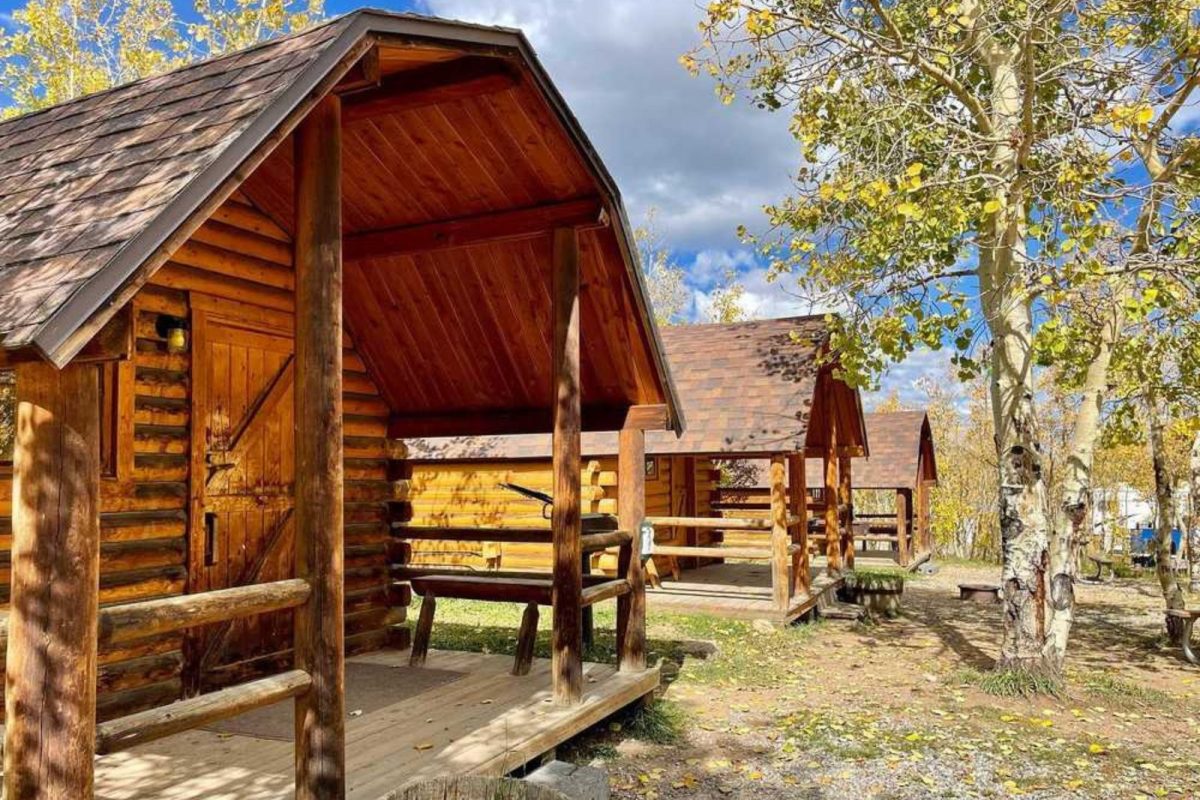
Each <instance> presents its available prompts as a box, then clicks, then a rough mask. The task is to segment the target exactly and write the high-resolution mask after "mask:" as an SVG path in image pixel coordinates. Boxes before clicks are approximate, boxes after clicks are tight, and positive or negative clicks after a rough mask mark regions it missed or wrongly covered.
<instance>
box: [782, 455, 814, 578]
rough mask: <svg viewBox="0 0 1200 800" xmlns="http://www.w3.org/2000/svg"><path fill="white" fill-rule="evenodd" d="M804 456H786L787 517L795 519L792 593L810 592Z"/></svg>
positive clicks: (792, 528)
mask: <svg viewBox="0 0 1200 800" xmlns="http://www.w3.org/2000/svg"><path fill="white" fill-rule="evenodd" d="M806 480H807V476H806V475H805V474H804V456H802V455H797V454H795V453H792V454H790V455H788V516H790V517H795V518H796V524H795V525H792V526H791V527H790V528H789V530H790V531H791V533H792V546H793V547H794V548H796V549H795V550H793V551H792V583H793V586H792V592H793V594H795V593H796V592H798V591H802V592H804V593H805V594H808V593H809V592H811V591H812V575H811V567H810V565H809V562H808V488H807V487H806V486H805V481H806Z"/></svg>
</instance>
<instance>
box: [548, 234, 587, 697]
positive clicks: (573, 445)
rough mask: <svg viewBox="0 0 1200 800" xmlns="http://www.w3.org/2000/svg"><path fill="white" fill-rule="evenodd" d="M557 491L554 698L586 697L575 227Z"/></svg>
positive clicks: (556, 302)
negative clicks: (584, 682)
mask: <svg viewBox="0 0 1200 800" xmlns="http://www.w3.org/2000/svg"><path fill="white" fill-rule="evenodd" d="M553 272H554V277H553V294H552V297H553V306H554V308H553V316H554V349H553V351H552V353H553V364H552V371H551V374H552V375H553V376H554V398H553V399H554V406H553V414H554V437H553V468H554V476H553V495H554V506H553V509H552V512H551V522H550V525H551V528H552V549H553V561H554V583H553V592H552V596H551V599H552V603H553V606H554V609H553V611H554V627H553V633H552V645H553V646H552V650H551V655H552V658H551V661H552V664H551V671H552V675H553V682H554V699H555V701H556V702H558V703H560V704H564V705H569V704H573V703H578V702H579V701H580V699H581V698H582V697H583V625H582V619H583V617H582V593H583V568H582V563H581V560H580V559H581V558H582V542H581V541H580V536H581V535H582V518H581V511H580V485H579V484H580V470H581V468H582V463H581V461H582V459H581V453H580V449H581V443H580V431H581V430H582V420H581V414H582V401H581V398H580V385H579V238H578V234H577V233H576V231H575V229H574V228H559V229H558V230H556V231H555V232H554V266H553Z"/></svg>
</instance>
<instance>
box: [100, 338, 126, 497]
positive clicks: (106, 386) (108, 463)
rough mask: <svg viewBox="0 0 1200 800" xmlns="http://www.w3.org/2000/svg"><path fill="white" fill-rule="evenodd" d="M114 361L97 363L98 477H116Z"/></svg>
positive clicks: (115, 368) (116, 414)
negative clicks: (98, 385)
mask: <svg viewBox="0 0 1200 800" xmlns="http://www.w3.org/2000/svg"><path fill="white" fill-rule="evenodd" d="M118 368H119V365H118V364H117V363H116V362H115V361H106V362H104V363H102V364H99V365H98V369H99V370H100V477H102V478H115V477H117V429H118V424H117V417H118V415H119V413H120V406H119V405H118V403H117V369H118ZM127 446H128V445H127Z"/></svg>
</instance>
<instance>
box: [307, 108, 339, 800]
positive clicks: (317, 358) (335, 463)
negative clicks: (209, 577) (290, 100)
mask: <svg viewBox="0 0 1200 800" xmlns="http://www.w3.org/2000/svg"><path fill="white" fill-rule="evenodd" d="M295 148H296V158H295V164H296V167H295V170H296V178H295V193H296V206H295V207H296V211H295V213H296V225H295V231H296V241H295V265H296V266H295V269H296V362H295V363H296V378H295V381H296V386H295V402H296V434H295V436H296V443H295V452H296V492H295V496H296V510H295V518H296V520H295V544H296V576H297V577H299V578H303V579H305V580H307V581H308V582H309V585H310V586H311V587H312V595H311V596H310V597H309V600H308V602H307V603H305V604H304V605H303V606H301V607H300V608H299V609H298V610H297V612H296V621H295V651H296V668H297V669H298V670H302V671H303V672H305V673H307V675H308V676H310V677H311V679H312V681H311V684H309V685H307V686H305V687H303V689H304V690H303V691H301V692H300V693H299V694H297V695H296V799H297V800H337V798H342V797H345V794H346V729H345V724H346V723H345V720H346V713H345V685H344V681H345V641H344V639H345V630H344V621H343V613H344V612H343V606H342V594H343V575H342V538H343V528H342V522H343V516H344V511H343V491H344V487H343V472H342V469H343V467H342V230H341V225H342V223H341V219H342V200H341V180H342V141H341V106H340V101H339V100H338V98H337V97H336V96H333V95H330V96H327V97H325V98H324V99H322V100H320V101H319V102H317V104H316V105H315V106H314V107H313V109H312V110H311V111H310V112H309V114H308V116H307V117H305V118H304V120H303V121H301V122H300V124H299V126H298V127H297V129H296V135H295Z"/></svg>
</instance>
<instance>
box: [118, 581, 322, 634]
mask: <svg viewBox="0 0 1200 800" xmlns="http://www.w3.org/2000/svg"><path fill="white" fill-rule="evenodd" d="M310 591H311V590H310V589H309V586H308V582H307V581H304V580H301V579H299V578H292V579H289V580H282V581H274V582H271V583H258V584H252V585H250V586H235V587H233V588H230V589H217V590H215V591H211V592H200V593H198V594H185V595H181V596H179V597H162V598H158V599H155V600H144V601H142V602H140V603H126V604H124V605H119V606H111V607H109V608H105V609H103V610H102V611H101V612H100V626H99V627H100V635H99V638H100V643H101V644H106V645H108V644H117V643H120V642H129V641H133V640H135V639H142V638H145V637H147V636H157V635H158V634H162V633H168V632H170V631H177V630H182V629H183V628H190V627H194V626H197V625H207V624H210V623H214V622H224V621H226V620H232V619H236V618H238V617H248V616H252V615H255V614H266V613H269V612H272V611H283V610H285V609H288V608H296V607H297V606H300V605H303V604H304V602H305V601H306V600H308V596H309V594H310Z"/></svg>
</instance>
